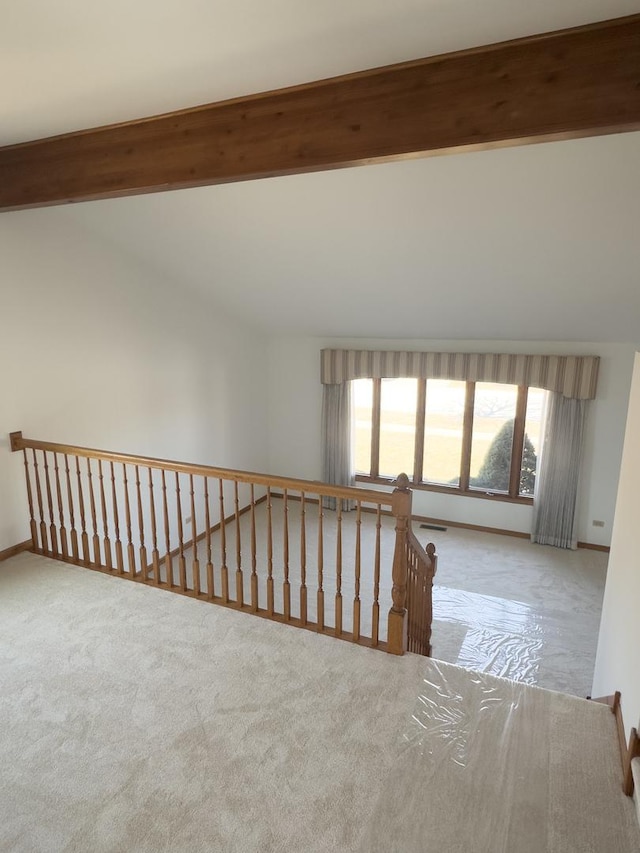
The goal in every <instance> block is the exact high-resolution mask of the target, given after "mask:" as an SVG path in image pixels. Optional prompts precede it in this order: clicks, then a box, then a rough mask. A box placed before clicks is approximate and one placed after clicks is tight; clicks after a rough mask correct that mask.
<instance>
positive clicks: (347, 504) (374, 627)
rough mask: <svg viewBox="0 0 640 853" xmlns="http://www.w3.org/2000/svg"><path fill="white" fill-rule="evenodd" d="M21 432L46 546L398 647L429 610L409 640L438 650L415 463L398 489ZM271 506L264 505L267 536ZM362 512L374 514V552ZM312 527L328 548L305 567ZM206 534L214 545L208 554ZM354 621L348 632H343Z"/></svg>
mask: <svg viewBox="0 0 640 853" xmlns="http://www.w3.org/2000/svg"><path fill="white" fill-rule="evenodd" d="M10 439H11V449H12V450H13V451H16V452H17V451H21V452H22V453H23V455H24V460H25V476H26V484H27V497H28V505H29V519H30V520H29V523H30V527H31V535H32V550H33V551H34V552H35V553H38V554H42V555H44V556H48V557H53V558H55V559H58V560H62V561H64V562H69V563H73V564H75V565H81V566H85V567H87V568H91V569H94V570H96V571H102V572H107V573H110V574H116V575H118V576H120V577H125V578H128V579H129V580H133V581H137V582H140V583H147V584H153V585H154V586H159V587H162V588H164V589H169V590H172V591H174V592H179V593H181V594H183V595H190V596H192V597H195V598H200V599H202V600H206V601H214V602H216V603H219V604H223V605H225V606H228V607H235V608H236V609H238V610H243V611H244V610H248V611H249V612H252V613H255V614H257V615H259V616H263V617H266V618H269V619H275V620H276V621H284V622H285V623H288V624H295V625H301V626H302V627H306V628H309V629H311V630H316V631H318V632H319V633H325V634H327V633H331V634H332V635H334V636H337V637H340V638H342V639H351V641H352V642H355V643H359V644H364V645H371V646H374V647H376V648H384V649H385V650H386V651H388V652H390V653H392V654H396V655H402V654H404V652H405V651H406V650H407V644H408V641H409V639H410V632H408V623H409V622H411V624H413V623H414V622H415V620H416V618H418V617H417V616H416V613H417V610H416V608H420V616H419V621H420V632H421V633H420V636H421V637H426V638H427V640H426V643H424V642H423V643H422V644H418V645H416V643H414V644H413V645H414V648H411V650H412V651H420V649H423V648H428V637H429V636H430V614H431V579H432V576H433V572H431V574H429V567H430V566H431V563H429V557H428V556H427V555H425V554H422V558H423V560H424V561H426V562H425V568H424V569H423V570H421V571H417V570H416V566H417V564H418V563H419V562H420V555H419V554H418V556H416V544H417V549H420V545H419V543H418V542H417V540H416V539H415V536H414V534H413V532H412V530H411V488H410V485H409V480H408V478H407V476H406V474H400V476H399V477H398V479H397V482H396V488H395V490H394V491H393V493H391V494H390V493H388V492H382V491H377V490H372V489H360V488H355V487H351V486H338V485H332V484H329V483H322V482H320V481H318V480H303V479H298V478H292V477H282V476H273V475H269V474H261V473H256V472H251V471H241V470H237V469H233V468H219V467H214V466H211V465H200V464H190V463H187V462H177V461H174V460H169V459H158V458H155V457H149V456H138V455H134V454H129V453H114V452H111V451H106V450H97V449H93V448H88V447H80V446H77V445H71V444H60V443H56V442H48V441H39V440H35V439H29V438H24V436H23V435H22V433H21V432H14V433H11V436H10ZM81 459H82V460H85V462H83V464H80V461H81ZM145 469H146V471H145ZM216 480H217V481H218V482H217V484H216V483H215V481H216ZM210 485H211V488H210ZM256 487H258V488H257V489H256ZM274 498H278V501H276V504H277V507H276V505H274V503H273V499H274ZM260 504H264V510H263V511H262V515H261V527H260V531H261V534H260V535H261V537H262V540H261V544H260V546H259V547H258V544H259V543H258V527H257V523H256V509H257V507H258V506H259V505H260ZM367 504H368V505H369V506H368V507H366V506H365V505H367ZM314 505H316V506H317V507H318V509H317V512H316V510H315V509H314V510H313V512H312V515H311V516H310V517H309V518H308V513H309V509H310V508H311V507H312V506H314ZM371 506H372V507H373V509H372V508H371ZM383 507H384V508H385V509H383ZM351 509H354V510H355V512H354V513H353V515H351V513H350V512H349V511H350V510H351ZM389 509H390V512H389ZM363 512H364V513H366V512H373V513H375V515H376V521H375V528H374V532H373V543H372V546H371V547H370V548H369V552H368V557H367V559H366V560H365V558H364V554H365V549H364V543H363V539H362V534H363V530H362V524H363ZM245 514H246V519H245V521H242V520H241V519H242V516H245ZM388 514H390V515H392V516H393V517H394V518H395V547H394V551H393V564H392V566H391V579H392V591H391V597H392V603H391V608H390V610H389V614H388V620H387V637H386V642H384V641H383V639H381V637H380V605H381V602H380V598H379V596H380V580H381V554H382V549H381V538H380V537H381V520H382V517H383V516H384V515H388ZM312 519H313V521H312ZM67 524H68V528H67ZM310 524H313V525H314V526H315V531H316V535H317V559H316V560H315V563H316V565H315V567H313V568H312V569H311V571H308V569H309V568H310V566H308V565H307V561H308V557H310V553H309V552H308V550H307V534H308V533H309V532H310V531H311V528H310V526H309V525H310ZM247 528H248V529H247ZM243 531H244V532H243ZM214 535H215V540H216V543H217V544H216V547H215V549H214V548H213V544H214V542H213V536H214ZM198 542H203V544H202V546H201V549H200V552H199V551H198ZM370 542H371V540H370ZM297 543H299V548H298V547H297ZM159 546H160V547H159ZM148 549H150V551H148ZM298 551H299V554H300V559H299V562H298V559H297V556H296V554H297V553H298ZM432 553H433V552H432ZM205 554H206V562H203V563H202V566H201V558H202V557H203V556H204V555H205ZM260 561H262V562H261V566H260V565H259V563H260ZM260 568H261V571H260ZM234 570H235V572H234ZM387 571H389V567H387ZM232 572H234V573H233V574H232ZM388 577H389V575H388V574H387V578H388ZM416 578H417V579H418V580H416ZM234 580H235V582H233V581H234ZM310 581H311V582H312V584H313V585H314V586H315V587H316V594H315V596H314V598H315V610H316V613H315V617H316V621H315V622H314V621H313V620H312V618H310V614H309V597H308V594H307V592H308V585H309V582H310ZM427 581H428V582H427ZM363 583H366V587H365V586H363ZM261 584H263V587H261ZM409 584H413V587H412V588H411V590H409V586H408V585H409ZM298 586H299V589H294V587H298ZM414 587H415V589H414ZM418 587H420V589H418ZM365 589H366V592H367V594H366V597H365V602H364V604H363V598H362V593H363V591H365ZM294 593H295V594H294ZM409 593H411V594H409ZM329 596H331V599H332V600H333V606H332V607H330V606H329V600H331V599H329ZM261 599H262V600H261ZM298 601H299V608H298ZM325 605H326V606H325ZM412 607H413V614H412V612H411V608H412ZM365 609H366V612H367V615H366V620H365V615H364V614H365ZM408 609H409V612H408ZM296 610H298V613H299V615H298V616H297V615H296V612H295V611H296ZM369 613H370V614H371V617H370V626H371V627H370V628H369V627H368V625H369V616H368V614H369ZM427 614H428V622H429V624H428V625H427V624H426V622H425V617H426V615H427ZM363 620H365V621H363ZM332 621H333V625H332V624H331V622H332ZM349 622H350V623H351V630H346V629H347V627H348V625H349ZM366 632H369V634H370V636H367V633H366ZM422 653H424V652H422Z"/></svg>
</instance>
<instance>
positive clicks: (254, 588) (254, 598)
mask: <svg viewBox="0 0 640 853" xmlns="http://www.w3.org/2000/svg"><path fill="white" fill-rule="evenodd" d="M256 566H257V555H256V497H255V489H254V486H253V483H251V609H252V610H253V612H254V613H255V612H256V611H257V610H258V606H259V605H258V573H257V570H256Z"/></svg>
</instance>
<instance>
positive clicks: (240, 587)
mask: <svg viewBox="0 0 640 853" xmlns="http://www.w3.org/2000/svg"><path fill="white" fill-rule="evenodd" d="M233 497H234V517H235V522H236V601H237V602H238V607H242V606H243V605H244V578H243V575H242V549H241V541H240V499H239V496H238V481H237V480H234V482H233Z"/></svg>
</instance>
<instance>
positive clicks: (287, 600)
mask: <svg viewBox="0 0 640 853" xmlns="http://www.w3.org/2000/svg"><path fill="white" fill-rule="evenodd" d="M282 504H283V507H282V508H283V515H284V518H283V524H282V535H283V543H282V545H283V549H282V550H283V555H284V581H283V584H282V601H283V604H284V618H285V620H286V621H287V622H288V621H289V619H290V618H291V584H290V583H289V494H288V492H287V490H286V489H284V491H283V495H282Z"/></svg>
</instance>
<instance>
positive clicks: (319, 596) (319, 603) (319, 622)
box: [317, 496, 324, 631]
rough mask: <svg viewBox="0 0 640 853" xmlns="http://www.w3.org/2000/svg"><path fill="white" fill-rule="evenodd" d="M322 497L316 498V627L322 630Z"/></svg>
mask: <svg viewBox="0 0 640 853" xmlns="http://www.w3.org/2000/svg"><path fill="white" fill-rule="evenodd" d="M322 501H323V498H322V496H320V499H319V500H318V592H317V609H318V616H317V627H318V631H324V589H323V582H324V579H323V573H324V541H323V519H324V512H323V508H322Z"/></svg>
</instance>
